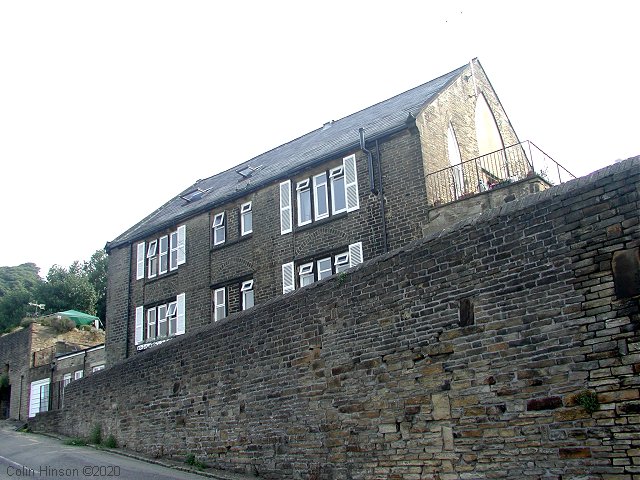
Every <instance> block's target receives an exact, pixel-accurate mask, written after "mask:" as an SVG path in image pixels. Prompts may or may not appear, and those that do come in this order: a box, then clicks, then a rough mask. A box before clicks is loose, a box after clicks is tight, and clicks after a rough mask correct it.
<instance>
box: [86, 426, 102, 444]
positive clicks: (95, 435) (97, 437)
mask: <svg viewBox="0 0 640 480" xmlns="http://www.w3.org/2000/svg"><path fill="white" fill-rule="evenodd" d="M89 443H93V444H95V445H100V444H101V443H102V427H100V425H96V426H94V427H93V428H92V429H91V434H90V435H89Z"/></svg>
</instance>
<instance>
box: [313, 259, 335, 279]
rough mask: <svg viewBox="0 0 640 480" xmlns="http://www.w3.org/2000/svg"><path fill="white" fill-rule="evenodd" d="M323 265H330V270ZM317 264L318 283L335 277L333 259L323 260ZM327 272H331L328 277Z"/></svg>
mask: <svg viewBox="0 0 640 480" xmlns="http://www.w3.org/2000/svg"><path fill="white" fill-rule="evenodd" d="M322 263H325V264H326V263H328V264H329V268H328V269H327V268H323V267H322ZM316 264H317V266H318V281H320V280H322V279H324V278H327V277H330V276H331V275H333V259H332V258H331V257H327V258H321V259H320V260H318V261H317V262H316ZM327 272H329V274H328V275H327V274H326V273H327Z"/></svg>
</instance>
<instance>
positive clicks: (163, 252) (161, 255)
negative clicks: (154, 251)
mask: <svg viewBox="0 0 640 480" xmlns="http://www.w3.org/2000/svg"><path fill="white" fill-rule="evenodd" d="M163 243H164V249H163V248H162V244H163ZM163 259H164V260H165V268H164V269H163V268H162V261H163ZM168 271H169V235H164V236H162V237H160V240H158V275H162V274H163V273H167V272H168Z"/></svg>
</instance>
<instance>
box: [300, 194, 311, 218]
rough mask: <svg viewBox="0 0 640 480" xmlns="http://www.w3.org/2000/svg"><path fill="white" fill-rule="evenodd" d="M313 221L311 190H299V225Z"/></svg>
mask: <svg viewBox="0 0 640 480" xmlns="http://www.w3.org/2000/svg"><path fill="white" fill-rule="evenodd" d="M309 222H311V190H310V189H307V190H301V191H299V192H298V225H304V224H306V223H309Z"/></svg>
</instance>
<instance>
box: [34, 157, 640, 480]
mask: <svg viewBox="0 0 640 480" xmlns="http://www.w3.org/2000/svg"><path fill="white" fill-rule="evenodd" d="M639 192H640V157H637V158H635V159H633V160H628V161H626V162H621V163H619V164H616V165H613V166H611V167H608V168H607V169H604V170H602V171H600V172H596V173H594V174H592V175H591V176H589V177H587V178H583V179H578V180H576V181H572V182H569V183H567V184H564V185H562V186H559V187H554V188H552V189H549V190H547V191H545V192H542V193H539V194H537V195H531V196H529V197H527V198H525V199H521V200H516V201H513V202H510V203H508V204H505V205H503V206H502V207H500V208H499V209H494V210H491V211H487V212H485V213H484V214H482V215H480V216H479V217H478V218H476V219H467V220H465V221H463V222H459V223H458V224H457V225H455V227H452V228H451V229H449V230H447V231H445V232H437V233H434V234H431V235H429V236H427V237H426V238H424V239H420V240H418V241H416V242H413V243H412V244H411V245H410V246H405V247H404V248H402V249H398V250H395V251H393V252H391V253H389V254H386V255H383V256H382V257H380V258H377V259H375V260H372V261H369V262H366V263H365V264H364V265H362V266H360V267H359V268H357V269H355V270H352V271H350V272H349V273H347V274H346V275H343V276H336V277H333V278H331V279H328V280H325V281H323V282H319V283H316V284H314V285H311V286H309V287H306V288H304V289H301V290H299V291H297V292H295V293H293V294H290V295H286V296H282V297H279V298H275V299H273V300H270V301H268V302H265V303H263V304H262V305H260V306H258V307H256V308H254V309H252V310H250V311H247V312H243V313H241V314H239V315H235V316H233V317H231V318H227V319H226V320H224V321H221V322H218V323H217V324H214V325H207V326H205V327H203V328H201V329H200V330H198V331H194V332H191V333H187V334H186V335H184V336H183V337H181V338H179V339H176V340H174V341H173V342H169V343H167V344H165V345H161V346H159V347H157V348H153V349H149V350H147V351H145V352H144V353H142V354H140V355H137V356H136V357H134V358H130V359H128V360H127V361H124V362H122V363H120V364H117V365H115V366H113V367H112V368H111V369H109V370H107V371H104V372H98V373H96V374H95V375H93V376H91V377H89V378H86V379H85V380H84V381H82V382H77V383H76V384H71V385H70V386H69V387H68V391H67V392H66V395H67V397H66V400H68V403H67V404H66V406H65V408H64V409H63V410H62V411H60V412H55V413H54V414H45V415H39V416H38V417H36V419H35V421H34V422H32V426H33V428H36V429H55V430H58V431H60V432H62V433H65V434H67V435H72V436H78V435H80V436H86V435H88V434H89V432H90V431H91V429H92V428H93V426H94V425H96V424H100V425H101V426H102V429H103V432H105V434H113V435H114V436H116V437H117V439H118V442H119V444H121V445H125V446H126V447H128V448H132V449H135V450H138V451H143V452H145V453H148V454H152V455H157V456H164V455H174V456H176V457H177V458H184V456H185V455H186V454H188V453H194V454H195V455H196V456H197V458H198V459H199V460H202V461H205V462H207V463H209V464H212V465H214V466H217V467H220V468H225V469H230V470H238V471H244V472H250V473H257V474H259V475H261V476H262V477H263V478H324V479H330V478H331V479H332V478H353V479H364V478H367V479H387V478H434V479H435V478H440V479H454V478H531V479H534V478H536V479H537V478H543V477H545V478H546V477H549V478H551V477H553V478H559V477H563V478H578V477H580V478H620V479H623V478H631V477H632V476H633V475H634V474H635V472H636V469H637V465H638V462H640V455H639V454H638V446H637V442H636V440H635V437H636V436H637V424H638V423H639V422H640V393H639V385H638V371H639V370H638V366H639V365H640V334H639V329H638V325H639V323H638V322H639V319H640V310H639V307H638V302H637V298H630V299H625V298H618V297H616V294H615V287H616V284H615V283H614V276H613V271H612V258H613V256H614V254H617V253H618V252H623V251H631V252H635V255H636V256H637V255H638V250H639V249H640V221H639V217H638V207H639V204H638V203H639V199H640V195H639ZM637 268H640V267H637ZM631 273H633V272H631ZM635 273H636V274H637V270H636V272H635ZM585 391H588V392H592V393H595V394H597V403H598V406H599V409H598V410H597V411H594V412H589V411H587V410H585V408H584V407H583V406H581V404H580V401H579V395H580V394H581V393H583V392H585Z"/></svg>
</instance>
